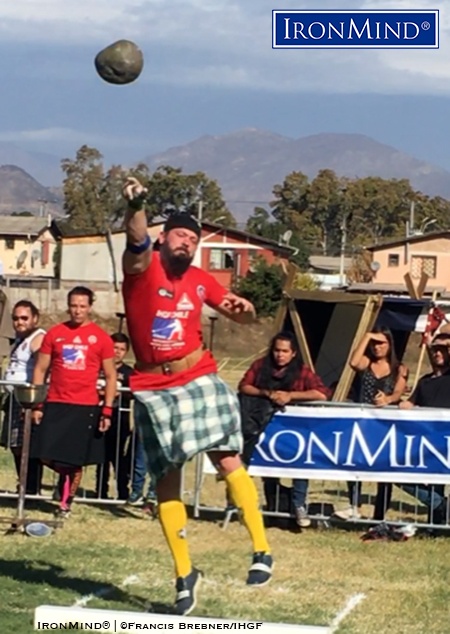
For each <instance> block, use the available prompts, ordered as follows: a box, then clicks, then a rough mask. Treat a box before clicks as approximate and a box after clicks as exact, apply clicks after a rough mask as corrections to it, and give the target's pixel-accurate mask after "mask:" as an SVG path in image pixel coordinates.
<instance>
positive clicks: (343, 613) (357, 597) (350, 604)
mask: <svg viewBox="0 0 450 634" xmlns="http://www.w3.org/2000/svg"><path fill="white" fill-rule="evenodd" d="M365 598H366V595H365V594H362V593H359V594H354V595H353V596H352V597H350V598H349V600H348V601H347V603H346V604H345V605H344V607H343V608H342V610H340V611H339V612H338V613H337V614H336V616H335V617H334V619H333V620H332V621H331V623H330V627H329V632H330V634H333V633H334V632H336V630H337V629H338V627H339V625H340V624H341V623H342V621H343V620H344V619H345V618H347V616H348V615H349V614H350V612H351V611H352V610H354V609H355V608H356V606H357V605H358V604H359V603H361V601H362V600H363V599H365Z"/></svg>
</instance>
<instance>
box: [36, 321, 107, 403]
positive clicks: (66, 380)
mask: <svg viewBox="0 0 450 634" xmlns="http://www.w3.org/2000/svg"><path fill="white" fill-rule="evenodd" d="M39 352H42V353H43V354H49V355H50V356H51V365H50V386H49V390H48V396H47V400H48V401H49V402H52V403H71V404H73V405H97V404H98V402H99V397H98V392H97V379H98V375H99V373H100V370H101V368H102V362H103V361H104V360H105V359H112V358H113V357H114V344H113V342H112V340H111V337H110V336H109V335H108V333H107V332H105V331H104V330H102V328H100V326H97V324H94V323H92V322H89V323H88V324H86V325H85V326H73V325H71V324H70V322H64V323H62V324H57V325H56V326H53V328H50V330H49V331H48V332H47V334H46V335H45V337H44V340H43V342H42V345H41V347H40V350H39Z"/></svg>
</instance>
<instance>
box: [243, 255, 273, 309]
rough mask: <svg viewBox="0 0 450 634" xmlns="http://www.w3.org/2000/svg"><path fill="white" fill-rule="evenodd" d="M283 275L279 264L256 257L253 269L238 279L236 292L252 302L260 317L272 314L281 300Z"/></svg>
mask: <svg viewBox="0 0 450 634" xmlns="http://www.w3.org/2000/svg"><path fill="white" fill-rule="evenodd" d="M283 277H284V276H283V271H282V269H281V267H280V266H277V265H275V264H267V262H266V261H265V260H264V259H263V258H258V260H257V261H256V264H255V266H254V268H253V271H249V272H248V273H247V275H246V276H245V277H243V278H241V279H240V280H239V281H238V283H237V286H236V292H237V293H239V295H242V296H243V297H245V298H246V299H248V300H250V301H251V302H252V303H253V305H254V307H255V309H256V312H257V314H258V315H259V316H260V317H265V316H270V315H274V314H275V312H276V310H277V308H278V306H279V304H280V301H281V296H282V288H283Z"/></svg>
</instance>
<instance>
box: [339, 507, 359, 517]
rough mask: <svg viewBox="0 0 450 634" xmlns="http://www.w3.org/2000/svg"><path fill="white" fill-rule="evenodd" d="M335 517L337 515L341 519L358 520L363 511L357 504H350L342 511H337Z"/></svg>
mask: <svg viewBox="0 0 450 634" xmlns="http://www.w3.org/2000/svg"><path fill="white" fill-rule="evenodd" d="M333 517H337V518H339V519H340V520H358V519H360V517H361V513H360V512H359V511H358V509H357V507H356V506H348V507H347V508H345V509H342V510H340V511H335V512H334V513H333Z"/></svg>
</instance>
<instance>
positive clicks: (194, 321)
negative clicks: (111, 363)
mask: <svg viewBox="0 0 450 634" xmlns="http://www.w3.org/2000/svg"><path fill="white" fill-rule="evenodd" d="M122 292H123V297H124V303H125V312H126V316H127V325H128V332H129V334H130V339H131V344H132V346H133V350H134V354H135V357H136V360H137V361H140V362H141V363H165V362H167V361H173V360H175V359H182V358H183V357H185V356H187V355H188V354H190V353H191V352H194V350H197V349H198V348H200V347H201V346H202V345H203V337H202V329H201V313H202V306H203V304H204V303H205V304H208V306H211V307H212V308H216V307H217V306H219V305H220V304H221V303H222V301H223V299H224V296H225V295H226V293H227V290H226V289H225V288H224V287H223V286H221V285H220V284H219V283H218V282H216V280H215V279H214V278H213V277H212V275H210V274H209V273H206V272H205V271H202V269H199V268H197V267H196V266H190V267H189V268H188V270H187V271H186V272H185V273H184V274H183V276H182V277H181V278H171V277H168V276H167V274H166V271H165V270H164V267H163V266H162V264H161V260H160V255H159V253H152V259H151V263H150V265H149V266H148V268H147V269H146V270H145V271H144V272H143V273H138V274H133V275H132V274H127V273H125V275H124V281H123V285H122ZM211 372H217V365H216V362H215V361H214V358H213V356H212V354H211V353H210V352H209V351H207V350H205V352H204V354H203V356H202V358H201V359H200V361H199V362H198V363H197V364H196V365H195V366H193V367H192V368H189V369H188V370H185V371H182V372H175V373H173V374H170V375H165V374H156V373H150V372H139V371H138V370H135V372H134V374H133V375H132V376H131V378H130V385H131V389H132V391H133V392H138V391H140V390H149V389H164V388H169V387H175V386H179V385H185V384H186V383H189V382H190V381H192V380H194V379H196V378H198V377H199V376H204V375H205V374H210V373H211Z"/></svg>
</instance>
